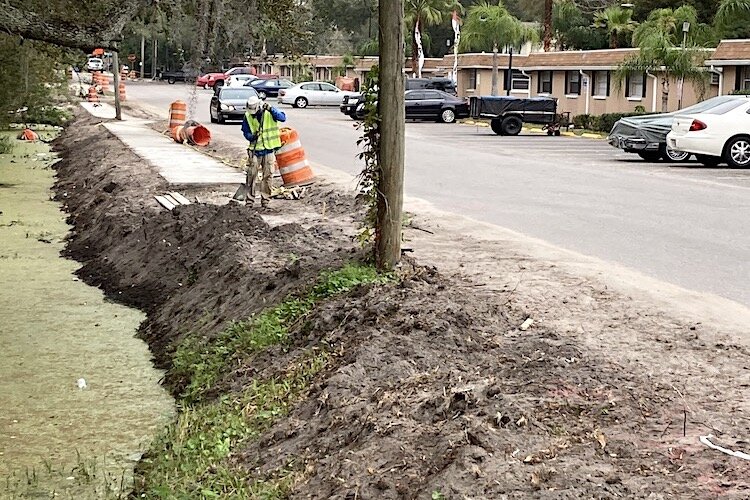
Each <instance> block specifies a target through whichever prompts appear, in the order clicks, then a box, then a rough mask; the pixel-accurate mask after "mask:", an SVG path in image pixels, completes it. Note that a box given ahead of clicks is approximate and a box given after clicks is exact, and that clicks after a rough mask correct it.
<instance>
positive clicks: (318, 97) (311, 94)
mask: <svg viewBox="0 0 750 500" xmlns="http://www.w3.org/2000/svg"><path fill="white" fill-rule="evenodd" d="M350 95H359V93H358V92H350V91H348V90H341V89H339V88H336V87H335V86H334V85H331V84H330V83H327V82H302V83H298V84H297V85H295V86H293V87H289V88H288V89H283V90H280V91H279V103H280V104H291V105H292V106H294V107H295V108H306V107H307V106H313V105H318V106H340V105H341V102H342V101H343V100H344V96H350Z"/></svg>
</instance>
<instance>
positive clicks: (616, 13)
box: [594, 5, 638, 49]
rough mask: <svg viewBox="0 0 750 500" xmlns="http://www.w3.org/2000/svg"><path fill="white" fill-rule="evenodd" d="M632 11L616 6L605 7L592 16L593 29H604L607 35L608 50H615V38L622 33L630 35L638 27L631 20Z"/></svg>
mask: <svg viewBox="0 0 750 500" xmlns="http://www.w3.org/2000/svg"><path fill="white" fill-rule="evenodd" d="M632 16H633V11H632V10H630V9H624V8H622V7H619V6H617V5H613V6H611V7H607V8H606V9H604V10H603V11H601V12H597V13H596V14H594V27H596V28H604V29H605V30H607V33H608V34H609V48H611V49H616V48H617V45H618V43H617V38H618V37H619V36H620V34H622V33H631V32H632V31H633V30H634V29H635V27H636V26H637V25H638V23H636V22H635V21H633V19H632Z"/></svg>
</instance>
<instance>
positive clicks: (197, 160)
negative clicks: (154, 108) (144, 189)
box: [81, 102, 245, 185]
mask: <svg viewBox="0 0 750 500" xmlns="http://www.w3.org/2000/svg"><path fill="white" fill-rule="evenodd" d="M81 106H82V107H83V108H84V109H85V110H86V111H88V112H89V113H91V114H92V115H93V116H96V117H97V118H102V119H105V120H106V119H114V117H115V108H114V107H113V106H111V105H109V104H105V103H101V104H98V103H96V104H95V103H90V102H83V103H81ZM149 123H150V120H141V119H138V118H133V117H130V116H127V115H123V120H122V121H111V122H106V123H104V126H105V127H106V128H107V130H109V131H110V132H112V133H113V134H114V135H115V136H116V137H117V138H118V139H120V140H121V141H122V142H123V144H125V145H126V146H128V147H129V148H131V149H132V150H133V151H134V152H135V154H137V155H138V156H140V157H141V158H143V159H144V160H145V161H147V162H149V163H150V164H152V165H153V166H155V167H156V168H157V170H158V171H159V174H160V175H161V176H162V177H164V178H165V179H166V180H167V182H169V183H170V184H175V185H176V184H206V185H213V184H242V183H244V182H245V174H244V173H243V172H240V171H238V170H237V169H235V168H232V167H230V166H228V165H225V164H224V163H221V162H219V161H217V160H215V159H213V158H210V157H209V156H206V155H204V154H201V153H199V152H198V151H194V150H193V149H191V148H189V147H186V146H184V145H182V144H178V143H176V142H174V141H173V140H172V139H171V138H169V137H166V136H164V135H162V134H160V133H158V132H156V131H155V130H153V129H151V128H150V127H149V126H148V124H149Z"/></svg>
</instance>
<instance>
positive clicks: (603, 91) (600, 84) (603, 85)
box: [593, 71, 609, 97]
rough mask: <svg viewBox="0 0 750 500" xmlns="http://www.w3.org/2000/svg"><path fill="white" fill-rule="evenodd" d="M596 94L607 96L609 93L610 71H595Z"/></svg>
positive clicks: (596, 95) (597, 95)
mask: <svg viewBox="0 0 750 500" xmlns="http://www.w3.org/2000/svg"><path fill="white" fill-rule="evenodd" d="M593 77H594V85H593V86H594V96H595V97H606V96H608V95H609V71H594V75H593Z"/></svg>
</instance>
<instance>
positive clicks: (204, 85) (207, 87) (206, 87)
mask: <svg viewBox="0 0 750 500" xmlns="http://www.w3.org/2000/svg"><path fill="white" fill-rule="evenodd" d="M210 88H211V86H210V85H209V84H207V83H204V84H203V89H204V90H208V89H210Z"/></svg>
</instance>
